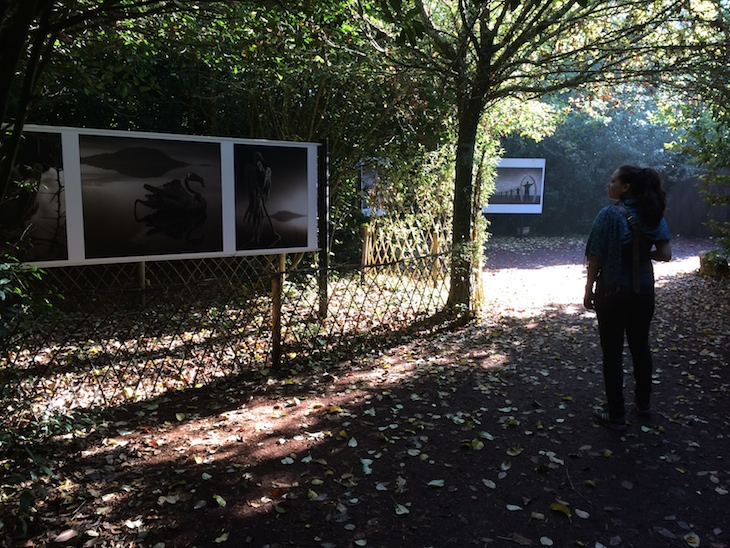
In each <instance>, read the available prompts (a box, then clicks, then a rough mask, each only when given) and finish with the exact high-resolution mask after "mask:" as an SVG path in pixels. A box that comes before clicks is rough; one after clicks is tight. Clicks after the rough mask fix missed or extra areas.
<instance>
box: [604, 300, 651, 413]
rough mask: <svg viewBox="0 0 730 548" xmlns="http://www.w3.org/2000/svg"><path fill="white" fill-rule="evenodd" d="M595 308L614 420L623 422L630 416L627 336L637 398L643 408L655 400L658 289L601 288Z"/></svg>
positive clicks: (607, 395)
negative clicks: (652, 333)
mask: <svg viewBox="0 0 730 548" xmlns="http://www.w3.org/2000/svg"><path fill="white" fill-rule="evenodd" d="M597 289H598V288H597ZM595 307H596V315H597V317H598V332H599V334H600V337H601V350H602V351H603V380H604V382H605V385H606V400H607V401H608V412H609V415H610V417H611V419H612V420H615V421H623V420H625V417H626V407H625V403H624V392H623V388H624V371H623V351H624V335H625V337H626V342H627V343H628V345H629V350H630V352H631V360H632V362H633V366H634V380H635V382H636V388H635V390H636V391H635V393H634V401H635V402H636V405H637V406H639V407H640V408H642V409H648V408H649V406H650V403H651V375H652V359H651V350H650V349H649V326H650V324H651V319H652V317H653V316H654V288H653V286H652V287H646V288H642V289H641V290H640V291H639V292H638V293H634V292H633V291H632V290H631V288H626V289H619V290H618V291H617V292H615V293H613V294H610V295H606V294H604V292H603V291H597V292H596V299H595Z"/></svg>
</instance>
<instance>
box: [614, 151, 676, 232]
mask: <svg viewBox="0 0 730 548" xmlns="http://www.w3.org/2000/svg"><path fill="white" fill-rule="evenodd" d="M618 178H619V180H620V181H621V182H622V183H626V184H628V185H629V187H631V194H632V195H633V197H634V198H636V211H637V213H638V214H639V217H641V219H642V221H644V223H646V224H647V225H649V226H652V227H653V226H656V225H658V224H659V221H661V220H662V217H663V216H664V210H665V209H666V208H667V194H666V192H664V189H663V188H662V179H661V177H660V176H659V173H658V172H657V170H656V169H654V168H651V167H644V168H642V167H638V166H632V165H623V166H621V167H619V168H618Z"/></svg>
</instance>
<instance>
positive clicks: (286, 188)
mask: <svg viewBox="0 0 730 548" xmlns="http://www.w3.org/2000/svg"><path fill="white" fill-rule="evenodd" d="M233 154H234V164H235V195H236V250H239V251H242V250H252V249H258V250H273V249H282V248H298V247H299V248H301V247H305V246H307V244H308V238H309V234H308V232H309V221H310V219H309V211H310V207H311V204H310V203H309V196H310V194H309V181H308V169H309V166H308V164H307V157H308V156H307V148H305V147H295V146H262V145H257V144H251V145H249V144H236V145H235V146H234V153H233Z"/></svg>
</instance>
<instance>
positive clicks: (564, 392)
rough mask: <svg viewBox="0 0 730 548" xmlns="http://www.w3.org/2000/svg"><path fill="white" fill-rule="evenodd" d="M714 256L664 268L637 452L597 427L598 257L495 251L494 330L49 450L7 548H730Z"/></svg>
mask: <svg viewBox="0 0 730 548" xmlns="http://www.w3.org/2000/svg"><path fill="white" fill-rule="evenodd" d="M705 248H707V245H706V243H703V242H695V241H682V240H680V241H677V242H675V244H674V250H675V257H676V259H675V260H674V261H672V262H671V263H669V264H660V265H657V266H656V273H657V277H658V284H657V285H658V290H657V315H656V317H655V322H654V329H653V335H654V344H653V350H654V358H655V368H656V375H655V384H654V397H653V408H654V414H653V417H652V418H651V419H639V418H638V417H636V416H635V415H633V414H632V413H630V414H629V420H630V425H629V428H628V430H627V431H626V432H625V433H617V432H614V431H610V430H607V429H605V428H603V427H600V426H598V425H596V424H594V423H593V422H592V421H591V410H592V409H593V408H594V407H596V406H599V405H601V403H602V395H603V384H602V377H601V372H600V366H599V363H600V349H599V346H598V334H597V331H596V326H595V323H596V322H595V315H594V314H593V313H589V312H586V311H585V310H584V309H583V308H582V306H581V299H582V288H583V285H584V282H583V276H584V274H583V264H582V249H583V244H582V242H580V241H578V240H576V241H571V240H565V239H561V240H539V239H523V240H510V239H501V240H495V241H493V242H490V244H489V245H488V252H487V255H488V263H487V269H486V270H485V274H484V276H485V296H486V299H487V302H488V303H489V306H488V311H487V312H485V314H484V315H483V317H482V318H480V320H479V321H475V322H473V323H471V324H469V325H467V326H464V327H460V328H443V329H440V330H436V331H434V332H432V333H429V334H428V335H425V336H421V337H418V338H416V339H413V340H410V341H408V342H406V343H402V344H399V345H398V346H396V347H390V348H383V349H381V350H380V351H378V352H373V353H371V354H369V355H364V356H363V355H358V356H352V358H351V359H350V360H348V361H346V362H341V363H336V364H319V366H317V367H315V368H307V370H306V371H302V372H298V373H296V372H291V373H290V374H280V375H273V374H268V375H265V374H256V375H253V376H251V377H250V378H246V379H238V380H236V382H235V383H230V382H229V383H227V384H225V385H220V386H216V387H210V388H204V389H200V390H198V391H195V392H193V393H190V392H188V393H180V394H173V395H170V396H167V397H165V398H161V399H159V400H155V401H154V402H145V403H141V404H139V406H138V407H136V408H130V409H129V410H128V413H127V414H126V415H125V416H124V417H121V416H116V417H114V418H113V419H110V420H109V421H108V422H106V423H104V424H102V425H100V426H99V428H98V429H97V430H96V431H95V432H93V433H92V434H90V435H88V436H87V437H85V438H83V439H58V440H54V441H53V442H52V443H49V444H47V445H46V446H44V447H42V448H33V450H32V451H31V452H30V453H29V454H28V457H27V459H25V463H24V464H23V463H21V464H22V466H23V467H27V468H28V470H31V469H32V470H34V471H35V474H36V476H37V477H39V478H41V479H42V480H43V483H44V484H45V489H46V493H45V494H43V495H42V496H40V497H39V496H38V495H39V493H38V491H36V492H35V494H34V496H31V494H30V493H27V494H26V495H24V496H23V497H21V496H20V492H21V489H22V487H23V486H24V485H25V486H26V487H30V486H32V485H37V484H38V481H37V482H35V483H33V482H30V481H28V482H27V483H25V484H17V485H16V488H18V490H17V491H13V492H10V491H8V492H6V495H9V496H10V498H8V499H7V500H6V501H4V502H0V510H1V511H2V518H0V519H2V527H3V528H2V529H1V530H0V541H2V539H3V538H4V539H5V540H6V542H7V543H8V544H11V545H19V546H46V545H53V543H54V542H55V543H56V544H55V545H59V546H64V545H68V546H149V547H153V546H154V547H163V546H164V547H166V548H169V547H182V546H200V547H202V546H236V547H238V546H257V547H264V546H270V547H275V546H302V547H309V546H312V547H350V546H371V547H404V546H408V547H428V546H433V547H447V546H458V547H464V546H495V547H500V546H507V547H508V546H565V547H567V546H586V547H600V546H607V547H608V546H618V547H642V548H645V547H649V548H651V547H664V546H678V547H680V546H700V545H701V546H703V547H727V546H729V545H730V521H729V520H728V517H727V508H728V503H730V495H728V491H730V462H729V459H730V428H729V427H730V397H729V391H730V366H728V363H729V362H730V359H728V358H729V357H730V351H729V350H728V345H729V342H730V327H729V326H728V323H727V318H728V312H729V309H730V288H729V287H728V284H727V282H718V281H714V280H706V279H702V278H699V277H698V276H697V275H696V274H695V271H696V269H697V268H698V266H699V262H698V258H697V253H698V252H699V251H700V250H702V249H705ZM627 366H628V368H629V370H630V359H628V358H627ZM632 388H633V381H632V379H631V375H630V374H628V375H627V377H626V395H627V400H628V401H630V400H631V398H632ZM31 455H32V456H33V457H34V458H35V460H32V459H31ZM5 462H8V461H5ZM3 472H4V473H6V474H7V473H11V472H14V473H19V474H27V470H26V469H25V468H23V469H22V470H21V469H13V470H3ZM27 477H28V478H30V476H27ZM3 483H5V482H3ZM19 505H27V506H28V508H24V510H23V511H22V512H19V510H18V507H19ZM18 516H25V518H24V520H23V521H21V520H20V519H19V517H18ZM24 528H25V532H24Z"/></svg>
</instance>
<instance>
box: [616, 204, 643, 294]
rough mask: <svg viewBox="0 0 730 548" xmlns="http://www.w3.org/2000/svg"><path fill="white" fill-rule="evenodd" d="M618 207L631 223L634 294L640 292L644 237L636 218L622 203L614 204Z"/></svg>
mask: <svg viewBox="0 0 730 548" xmlns="http://www.w3.org/2000/svg"><path fill="white" fill-rule="evenodd" d="M614 205H615V206H616V209H618V210H619V211H620V212H621V214H622V215H623V216H624V217H625V218H626V220H627V221H628V223H629V226H630V227H631V236H632V239H633V253H632V255H633V261H632V263H633V264H632V269H631V270H632V272H631V273H632V280H631V281H632V286H633V290H634V293H638V292H639V288H640V282H639V257H640V255H641V237H642V236H643V234H642V232H641V229H640V228H639V223H638V222H637V220H636V218H635V217H634V216H633V215H632V214H631V212H629V210H628V209H626V206H624V204H622V203H621V202H617V203H615V204H614Z"/></svg>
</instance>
